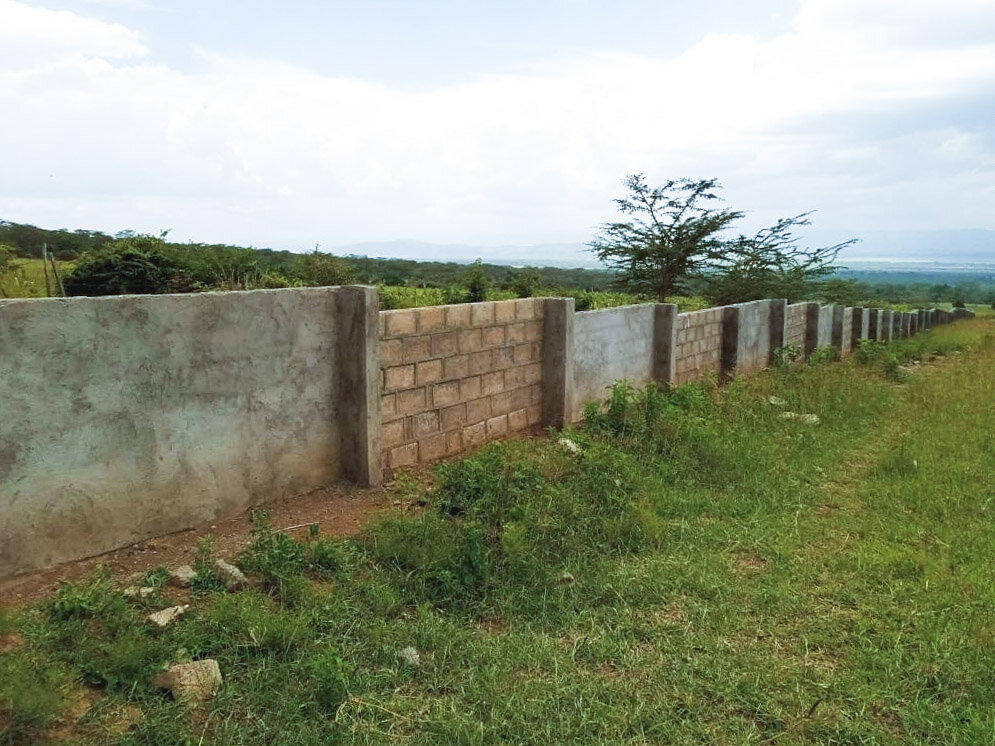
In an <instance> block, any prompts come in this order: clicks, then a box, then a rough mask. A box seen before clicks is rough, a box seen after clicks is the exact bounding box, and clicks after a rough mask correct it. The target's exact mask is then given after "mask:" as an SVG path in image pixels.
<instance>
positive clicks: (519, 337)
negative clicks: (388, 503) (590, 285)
mask: <svg viewBox="0 0 995 746" xmlns="http://www.w3.org/2000/svg"><path fill="white" fill-rule="evenodd" d="M543 309H544V302H543V300H541V299H535V298H525V299H522V300H509V301H500V302H488V303H470V304H462V305H452V306H433V307H427V308H415V309H408V310H403V311H381V312H380V368H381V376H380V393H381V395H382V397H383V398H382V403H381V409H382V416H383V426H382V430H381V444H382V449H383V465H384V467H385V468H386V469H388V470H395V469H398V468H400V467H404V466H411V465H412V464H416V463H421V462H426V461H433V460H435V459H438V458H440V457H442V456H446V455H450V454H454V453H459V452H460V451H462V450H464V449H466V448H470V447H472V446H475V445H478V444H480V443H483V442H485V441H487V440H491V439H494V438H499V437H502V436H504V435H507V434H508V433H511V432H517V431H520V430H524V429H526V428H528V427H531V426H533V425H537V424H538V423H539V422H540V419H541V405H542V385H541V384H542V358H543V352H542V338H543V334H542V319H543Z"/></svg>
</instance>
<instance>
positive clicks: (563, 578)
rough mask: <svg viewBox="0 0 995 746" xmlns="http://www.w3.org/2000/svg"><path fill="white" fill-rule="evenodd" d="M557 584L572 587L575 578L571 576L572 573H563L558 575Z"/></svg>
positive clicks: (575, 580)
mask: <svg viewBox="0 0 995 746" xmlns="http://www.w3.org/2000/svg"><path fill="white" fill-rule="evenodd" d="M559 582H560V585H573V584H574V583H576V582H577V578H575V577H574V576H573V573H569V572H563V573H561V574H560V578H559Z"/></svg>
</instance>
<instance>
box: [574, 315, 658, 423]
mask: <svg viewBox="0 0 995 746" xmlns="http://www.w3.org/2000/svg"><path fill="white" fill-rule="evenodd" d="M655 315H656V306H654V305H652V304H644V305H639V306H622V307H620V308H608V309H604V310H601V311H583V312H581V313H577V314H575V316H574V319H573V324H574V332H573V340H574V346H573V355H574V376H573V390H574V406H573V418H574V420H578V419H580V417H581V415H582V414H583V406H584V402H586V401H588V400H591V399H596V400H599V401H600V400H602V399H604V398H605V397H606V395H607V393H608V392H607V389H608V388H609V387H610V386H611V385H612V384H613V383H614V382H615V381H618V380H621V379H625V380H627V381H629V382H631V383H633V384H636V385H639V386H642V385H644V384H646V383H649V382H650V381H652V380H654V373H655V371H654V320H655Z"/></svg>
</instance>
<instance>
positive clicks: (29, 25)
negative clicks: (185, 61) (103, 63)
mask: <svg viewBox="0 0 995 746" xmlns="http://www.w3.org/2000/svg"><path fill="white" fill-rule="evenodd" d="M147 51H148V50H146V48H145V46H144V45H143V44H142V43H141V41H140V40H139V38H138V34H137V33H135V32H134V31H131V30H129V29H127V28H125V27H124V26H122V25H120V24H117V23H104V22H103V21H98V20H94V19H91V18H83V17H80V16H78V15H76V14H75V13H71V12H69V11H55V10H48V9H45V8H33V7H31V6H29V5H25V4H24V3H19V2H16V0H0V69H3V70H16V69H29V68H32V67H36V66H47V65H53V64H58V63H60V62H65V61H72V62H75V63H76V64H81V63H83V62H85V61H86V60H87V59H89V58H93V57H100V58H109V59H123V58H130V57H141V56H142V55H144V54H145V53H146V52H147Z"/></svg>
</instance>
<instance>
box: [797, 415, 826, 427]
mask: <svg viewBox="0 0 995 746" xmlns="http://www.w3.org/2000/svg"><path fill="white" fill-rule="evenodd" d="M798 419H799V420H801V421H802V422H804V423H805V424H806V425H818V424H819V423H820V422H821V420H820V419H819V415H817V414H803V415H802V416H801V417H799V418H798Z"/></svg>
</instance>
